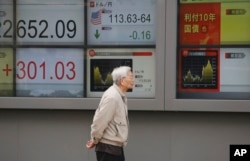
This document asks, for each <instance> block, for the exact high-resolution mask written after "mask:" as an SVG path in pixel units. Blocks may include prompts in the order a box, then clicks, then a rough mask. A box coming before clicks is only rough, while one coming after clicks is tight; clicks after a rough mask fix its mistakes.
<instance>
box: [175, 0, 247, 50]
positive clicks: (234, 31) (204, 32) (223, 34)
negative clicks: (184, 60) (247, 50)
mask: <svg viewBox="0 0 250 161" xmlns="http://www.w3.org/2000/svg"><path fill="white" fill-rule="evenodd" d="M249 19H250V2H249V1H247V0H245V1H237V0H234V1H232V0H214V1H208V0H201V1H191V0H181V4H180V8H179V33H180V37H179V43H180V44H182V45H184V44H186V45H211V44H216V45H218V44H219V45H224V44H240V45H242V44H248V45H249V44H250V33H249V26H250V21H249Z"/></svg>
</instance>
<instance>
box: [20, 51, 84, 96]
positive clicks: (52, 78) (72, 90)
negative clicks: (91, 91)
mask: <svg viewBox="0 0 250 161" xmlns="http://www.w3.org/2000/svg"><path fill="white" fill-rule="evenodd" d="M83 55H84V53H83V50H82V49H54V48H50V49H43V48H33V49H32V48H21V49H17V53H16V92H17V96H44V97H45V96H47V97H59V96H60V97H83V78H84V77H83V69H84V68H83V62H84V61H83Z"/></svg>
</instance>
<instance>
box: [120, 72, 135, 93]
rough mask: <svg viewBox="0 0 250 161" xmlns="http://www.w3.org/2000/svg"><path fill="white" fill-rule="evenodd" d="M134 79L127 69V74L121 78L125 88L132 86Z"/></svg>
mask: <svg viewBox="0 0 250 161" xmlns="http://www.w3.org/2000/svg"><path fill="white" fill-rule="evenodd" d="M134 80H135V79H134V75H133V73H132V72H131V71H129V72H128V73H127V76H126V77H123V78H122V84H123V86H124V87H125V88H126V89H127V90H128V89H132V88H133V87H134Z"/></svg>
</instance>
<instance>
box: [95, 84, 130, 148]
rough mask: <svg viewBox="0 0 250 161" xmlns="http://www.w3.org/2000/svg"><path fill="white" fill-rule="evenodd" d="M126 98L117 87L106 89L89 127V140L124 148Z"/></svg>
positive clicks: (127, 124)
mask: <svg viewBox="0 0 250 161" xmlns="http://www.w3.org/2000/svg"><path fill="white" fill-rule="evenodd" d="M128 126H129V121H128V108H127V98H126V97H125V95H124V94H122V93H121V91H120V89H119V88H118V86H117V85H115V84H113V85H112V86H111V87H109V89H107V90H106V91H105V92H104V94H103V96H102V98H101V101H100V104H99V106H98V108H97V109H96V112H95V115H94V119H93V123H92V125H91V138H92V140H93V141H94V143H95V144H97V143H98V142H102V143H106V144H111V145H115V146H124V145H126V143H127V139H128Z"/></svg>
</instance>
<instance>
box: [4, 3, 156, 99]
mask: <svg viewBox="0 0 250 161" xmlns="http://www.w3.org/2000/svg"><path fill="white" fill-rule="evenodd" d="M156 6H157V0H128V1H127V0H126V1H120V0H110V1H102V0H70V1H68V0H60V1H58V0H43V1H37V0H14V1H9V0H0V45H1V48H0V96H7V97H75V98H81V97H100V96H101V94H102V92H103V91H104V90H105V89H107V88H108V87H109V86H110V85H112V79H111V76H110V71H112V68H114V67H117V66H120V65H128V66H131V67H132V69H133V72H135V75H136V76H137V78H136V86H135V88H134V89H133V90H131V91H129V96H131V97H140V98H153V97H154V96H155V78H154V77H155V75H154V70H155V48H151V46H153V47H154V46H155V45H156V36H155V35H156V34H155V25H156V24H155V22H156V17H157V16H156ZM93 45H94V46H95V47H97V48H94V49H90V46H91V47H92V46H93ZM110 45H112V47H110ZM123 45H124V46H125V47H124V48H123V47H122V48H121V49H120V48H119V49H117V47H118V46H119V47H121V46H123ZM99 46H101V47H103V46H105V49H104V48H102V49H98V47H99ZM143 46H146V47H147V48H149V47H150V49H143ZM131 47H132V48H131ZM99 48H100V47H99ZM90 51H94V52H95V56H94V57H91V58H90V57H89V53H91V52H90ZM103 53H110V55H109V56H107V55H106V56H104V55H103ZM143 61H145V62H146V64H147V65H145V63H142V62H143ZM85 62H88V63H85ZM98 75H99V76H98ZM100 75H101V76H100ZM97 76H98V77H97ZM85 81H86V83H88V84H87V85H86V83H85Z"/></svg>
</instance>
